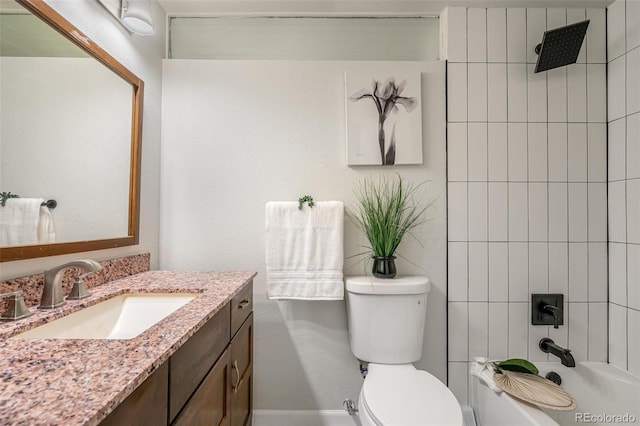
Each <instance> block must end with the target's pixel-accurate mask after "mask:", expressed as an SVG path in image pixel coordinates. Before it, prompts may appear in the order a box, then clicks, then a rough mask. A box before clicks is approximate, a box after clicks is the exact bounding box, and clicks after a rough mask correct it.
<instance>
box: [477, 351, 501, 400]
mask: <svg viewBox="0 0 640 426" xmlns="http://www.w3.org/2000/svg"><path fill="white" fill-rule="evenodd" d="M474 359H475V362H472V363H471V366H470V367H469V372H470V373H471V374H472V375H473V376H477V377H478V378H479V379H480V380H482V381H483V382H484V383H485V384H486V385H487V386H489V389H491V390H492V391H494V392H495V393H500V392H502V389H500V388H499V387H498V385H496V382H495V381H494V380H493V375H494V374H495V372H494V370H493V365H492V361H489V360H488V359H487V358H484V357H479V356H477V357H475V358H474Z"/></svg>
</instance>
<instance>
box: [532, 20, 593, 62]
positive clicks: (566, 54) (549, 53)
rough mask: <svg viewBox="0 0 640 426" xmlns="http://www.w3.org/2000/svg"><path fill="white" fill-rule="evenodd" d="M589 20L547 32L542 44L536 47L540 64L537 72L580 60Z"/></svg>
mask: <svg viewBox="0 0 640 426" xmlns="http://www.w3.org/2000/svg"><path fill="white" fill-rule="evenodd" d="M588 26H589V20H588V19H587V20H586V21H582V22H577V23H575V24H571V25H567V26H566V27H560V28H554V29H553V30H549V31H545V33H544V35H543V36H542V43H540V44H539V45H537V46H536V53H537V54H538V62H537V63H536V69H535V72H541V71H547V70H550V69H553V68H558V67H563V66H565V65H569V64H573V63H575V62H576V61H577V60H578V54H579V53H580V48H581V47H582V41H583V40H584V36H585V34H586V33H587V27H588Z"/></svg>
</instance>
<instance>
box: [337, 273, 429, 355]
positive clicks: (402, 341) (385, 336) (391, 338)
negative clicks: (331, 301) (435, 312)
mask: <svg viewBox="0 0 640 426" xmlns="http://www.w3.org/2000/svg"><path fill="white" fill-rule="evenodd" d="M345 287H346V290H347V293H346V294H347V318H348V322H349V340H350V343H351V352H353V354H354V355H355V356H356V358H358V359H360V360H362V361H368V362H374V363H378V364H406V363H411V362H415V361H417V360H419V359H420V358H421V357H422V342H423V340H424V323H425V317H426V313H427V293H428V292H429V289H430V287H431V283H430V282H429V279H428V278H426V277H418V276H412V277H400V278H394V279H380V278H374V277H369V276H366V277H348V278H347V279H346V283H345Z"/></svg>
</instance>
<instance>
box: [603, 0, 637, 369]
mask: <svg viewBox="0 0 640 426" xmlns="http://www.w3.org/2000/svg"><path fill="white" fill-rule="evenodd" d="M607 12H608V13H607V23H608V25H607V30H608V37H607V42H608V57H607V61H608V64H607V67H608V71H609V102H608V106H609V108H608V113H609V117H608V121H609V169H608V170H609V175H608V179H609V362H610V363H611V364H613V365H615V366H617V367H620V368H622V369H625V370H628V371H629V372H631V373H632V374H634V375H636V376H640V339H638V337H639V336H640V2H637V1H625V0H618V1H616V2H615V3H613V4H612V5H611V6H609V8H608V10H607Z"/></svg>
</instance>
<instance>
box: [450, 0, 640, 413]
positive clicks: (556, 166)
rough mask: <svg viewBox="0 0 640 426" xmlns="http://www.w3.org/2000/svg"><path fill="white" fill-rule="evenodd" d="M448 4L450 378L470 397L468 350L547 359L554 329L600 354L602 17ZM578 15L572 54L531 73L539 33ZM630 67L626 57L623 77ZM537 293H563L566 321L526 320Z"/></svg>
mask: <svg viewBox="0 0 640 426" xmlns="http://www.w3.org/2000/svg"><path fill="white" fill-rule="evenodd" d="M452 10H454V13H453V15H454V18H453V19H449V22H448V24H449V28H448V31H449V34H452V33H458V32H459V35H458V36H457V37H458V38H459V40H458V41H456V42H454V45H453V48H454V49H456V51H455V52H454V55H453V56H452V55H448V58H449V62H448V70H449V78H448V81H449V93H448V96H449V97H448V102H449V117H448V120H449V137H450V142H449V143H450V147H449V154H450V155H453V156H454V157H455V158H450V159H449V167H450V170H449V176H448V180H449V191H450V193H449V197H448V203H449V207H448V209H449V241H450V242H449V274H450V276H449V294H448V298H449V339H450V341H449V386H450V387H451V389H453V391H454V393H455V394H456V396H457V397H458V398H459V399H460V401H462V403H463V404H464V403H465V401H468V377H467V376H468V375H467V374H466V368H467V362H469V361H470V360H472V359H473V357H474V356H490V357H492V358H506V357H528V358H530V359H532V360H547V359H548V355H547V354H544V353H542V352H541V351H540V350H539V349H538V341H539V339H540V338H541V337H546V336H552V338H554V339H556V340H557V341H558V343H559V344H563V345H567V344H568V345H569V347H570V348H571V350H572V351H573V353H574V356H575V357H576V358H577V359H579V360H598V361H602V360H606V357H607V351H608V347H607V341H608V337H607V322H606V320H607V310H608V309H607V305H608V304H607V280H608V279H609V274H610V273H609V264H608V261H607V251H608V244H607V243H608V240H607V214H608V211H607V207H606V206H607V204H606V200H607V185H611V183H607V182H608V181H607V176H606V171H607V145H606V138H607V123H606V120H607V115H606V114H607V109H606V107H607V99H606V90H607V84H606V70H607V64H606V51H605V40H606V34H605V32H606V25H605V21H606V19H607V18H606V14H605V10H604V9H589V10H585V9H570V10H569V9H543V8H538V9H524V8H507V9H502V8H495V9H494V8H490V9H483V8H469V9H466V8H449V15H451V11H452ZM621 16H623V17H624V14H622V15H621ZM586 17H588V18H589V19H590V20H591V24H590V28H589V36H588V39H587V42H586V43H585V44H584V46H583V49H582V50H581V53H580V57H579V62H580V63H579V64H574V65H570V66H568V67H564V68H560V69H556V70H552V71H549V72H546V73H538V74H536V73H534V72H533V69H534V64H535V61H536V55H535V53H534V52H533V51H534V48H535V45H536V44H538V43H539V42H540V41H541V40H542V34H543V32H544V31H545V30H546V29H551V28H556V27H558V26H562V25H564V24H565V23H567V22H569V23H571V22H577V21H580V20H584V19H585V18H586ZM452 26H453V28H452ZM460 40H464V43H463V42H462V41H460ZM463 45H464V48H463V47H462V46H463ZM463 53H464V54H463ZM626 71H627V69H626V61H625V62H624V66H623V67H622V68H621V73H622V77H623V82H624V76H625V74H626ZM621 90H624V87H622V89H621ZM626 102H627V101H626V100H624V102H623V104H622V106H623V107H624V108H626V105H627V103H626ZM639 115H640V114H639ZM623 116H624V113H623V114H621V115H620V117H623ZM464 126H466V134H465V132H464V128H465V127H464ZM623 129H624V130H623V131H622V133H621V135H620V142H619V146H620V147H621V150H622V151H623V152H622V153H620V154H619V155H618V158H617V159H616V160H615V161H618V162H619V163H622V164H626V157H625V154H624V153H626V151H627V145H628V144H631V145H632V147H631V149H637V148H636V147H635V146H636V145H635V142H634V141H631V142H629V143H628V142H627V137H626V133H627V130H626V125H625V126H624V127H623ZM465 154H466V158H464V156H465ZM465 167H466V170H465ZM625 173H626V172H622V173H621V174H620V179H621V180H622V179H625V177H626V174H625ZM626 191H627V186H626V184H625V186H624V191H623V192H622V194H624V197H625V198H626V197H627V192H626ZM635 208H636V207H633V206H632V210H633V209H635ZM639 208H640V206H639ZM634 211H635V210H634ZM625 212H626V210H625ZM465 219H466V220H465ZM639 229H640V228H639ZM625 232H626V227H625ZM625 238H626V234H625ZM624 253H625V257H624V259H625V262H626V249H625V250H624ZM634 273H635V272H634ZM625 290H626V272H625ZM533 292H542V293H548V292H560V293H563V294H564V295H565V301H566V303H565V325H564V326H563V327H560V329H558V330H554V329H553V327H549V326H532V325H530V315H531V312H530V298H531V293H533ZM639 293H640V292H639ZM625 297H626V292H625ZM625 315H626V314H625ZM625 326H626V316H625ZM625 336H626V328H625ZM626 350H627V349H626V347H625V354H626Z"/></svg>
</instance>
